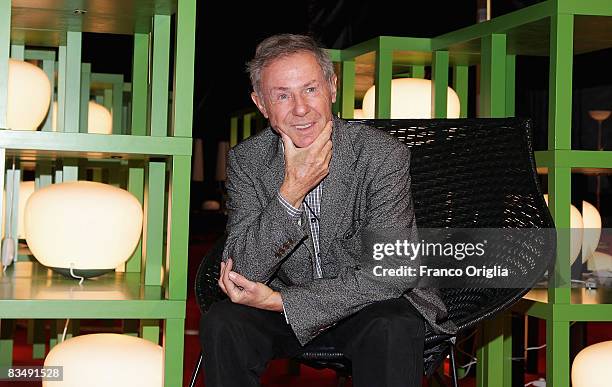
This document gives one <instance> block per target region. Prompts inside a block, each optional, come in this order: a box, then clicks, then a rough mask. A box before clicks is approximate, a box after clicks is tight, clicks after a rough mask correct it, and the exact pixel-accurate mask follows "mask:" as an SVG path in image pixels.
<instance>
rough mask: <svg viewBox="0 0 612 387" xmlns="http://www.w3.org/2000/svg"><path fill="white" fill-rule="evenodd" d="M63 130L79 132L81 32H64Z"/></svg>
mask: <svg viewBox="0 0 612 387" xmlns="http://www.w3.org/2000/svg"><path fill="white" fill-rule="evenodd" d="M64 74H65V76H66V79H65V87H66V90H65V92H66V95H65V97H66V98H65V100H64V132H70V133H78V132H79V120H80V116H79V110H80V105H81V97H80V94H81V32H74V31H68V32H66V63H65V73H64Z"/></svg>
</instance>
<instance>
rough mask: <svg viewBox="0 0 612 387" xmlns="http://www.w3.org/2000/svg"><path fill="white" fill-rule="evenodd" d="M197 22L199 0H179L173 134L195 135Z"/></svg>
mask: <svg viewBox="0 0 612 387" xmlns="http://www.w3.org/2000/svg"><path fill="white" fill-rule="evenodd" d="M195 25H196V0H179V1H178V12H177V23H176V55H175V62H174V63H175V66H174V97H173V99H172V101H173V104H172V106H173V109H174V112H173V114H172V118H173V121H174V122H173V124H172V135H173V136H182V137H191V127H192V122H191V121H192V117H193V77H194V75H193V66H194V63H195Z"/></svg>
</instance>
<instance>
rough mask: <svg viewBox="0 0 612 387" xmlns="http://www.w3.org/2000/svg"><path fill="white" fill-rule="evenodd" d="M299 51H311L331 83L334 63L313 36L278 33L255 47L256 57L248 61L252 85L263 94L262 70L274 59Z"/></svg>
mask: <svg viewBox="0 0 612 387" xmlns="http://www.w3.org/2000/svg"><path fill="white" fill-rule="evenodd" d="M298 52H309V53H311V54H313V55H314V57H315V58H316V60H317V62H318V63H319V66H321V70H323V75H324V76H325V79H327V80H328V81H329V82H330V83H331V82H332V79H333V77H334V64H333V63H332V61H331V58H330V57H329V54H328V53H327V50H325V49H324V48H322V47H321V46H319V45H318V44H317V42H315V40H314V39H313V38H311V37H310V36H306V35H294V34H278V35H273V36H270V37H269V38H266V39H264V40H263V41H262V42H261V43H259V44H258V45H257V48H256V49H255V57H254V58H253V59H252V60H251V61H250V62H248V63H247V71H248V73H249V77H250V78H251V86H252V87H253V90H254V91H255V92H256V93H257V94H258V95H259V96H262V94H261V72H262V71H263V69H264V68H265V67H266V66H267V65H269V64H270V63H271V62H272V61H274V60H276V59H279V58H283V57H286V56H289V55H292V54H295V53H298Z"/></svg>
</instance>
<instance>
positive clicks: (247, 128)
mask: <svg viewBox="0 0 612 387" xmlns="http://www.w3.org/2000/svg"><path fill="white" fill-rule="evenodd" d="M252 117H253V113H246V114H244V115H243V116H242V139H243V140H246V139H247V138H249V137H251V118H252Z"/></svg>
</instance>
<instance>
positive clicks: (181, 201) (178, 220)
mask: <svg viewBox="0 0 612 387" xmlns="http://www.w3.org/2000/svg"><path fill="white" fill-rule="evenodd" d="M190 176H191V156H174V157H173V158H172V180H171V183H170V198H169V206H168V207H169V219H170V229H169V232H170V233H171V234H170V235H171V238H169V244H168V253H167V254H166V267H171V268H172V270H170V271H169V274H168V275H169V278H168V287H169V295H170V299H180V300H185V299H186V298H187V293H186V289H185V285H184V284H185V283H186V282H187V257H188V253H189V252H188V245H189V221H188V220H187V219H189V184H190V181H191V180H190Z"/></svg>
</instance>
